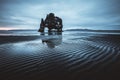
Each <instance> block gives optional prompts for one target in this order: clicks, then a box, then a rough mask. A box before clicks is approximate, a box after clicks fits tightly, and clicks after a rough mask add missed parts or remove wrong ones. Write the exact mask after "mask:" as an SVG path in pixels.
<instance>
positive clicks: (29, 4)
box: [0, 0, 120, 29]
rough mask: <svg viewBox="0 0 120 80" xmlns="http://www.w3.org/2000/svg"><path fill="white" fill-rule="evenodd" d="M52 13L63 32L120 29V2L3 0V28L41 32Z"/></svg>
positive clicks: (0, 24) (0, 21)
mask: <svg viewBox="0 0 120 80" xmlns="http://www.w3.org/2000/svg"><path fill="white" fill-rule="evenodd" d="M50 12H53V13H55V15H56V16H59V17H61V18H62V19H63V25H64V29H67V28H90V29H120V26H119V25H120V0H0V28H20V29H22V28H25V29H38V28H39V23H40V20H41V18H45V16H46V14H48V13H50Z"/></svg>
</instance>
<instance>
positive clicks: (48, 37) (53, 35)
mask: <svg viewBox="0 0 120 80" xmlns="http://www.w3.org/2000/svg"><path fill="white" fill-rule="evenodd" d="M41 37H42V38H41V39H42V43H43V44H45V45H47V46H48V48H55V47H56V46H58V45H60V44H61V43H62V32H49V33H47V34H46V33H41Z"/></svg>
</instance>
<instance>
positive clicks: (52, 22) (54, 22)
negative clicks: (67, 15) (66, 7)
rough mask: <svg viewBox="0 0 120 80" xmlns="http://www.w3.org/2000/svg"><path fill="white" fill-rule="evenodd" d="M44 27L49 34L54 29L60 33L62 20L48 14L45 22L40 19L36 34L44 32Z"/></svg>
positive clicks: (52, 14)
mask: <svg viewBox="0 0 120 80" xmlns="http://www.w3.org/2000/svg"><path fill="white" fill-rule="evenodd" d="M45 27H47V28H48V32H51V30H52V29H56V30H57V32H62V28H63V24H62V19H61V18H59V17H57V16H55V15H54V13H50V14H48V15H47V16H46V19H45V20H44V19H43V18H42V19H41V23H40V29H39V30H38V32H44V29H45Z"/></svg>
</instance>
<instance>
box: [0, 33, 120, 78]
mask: <svg viewBox="0 0 120 80" xmlns="http://www.w3.org/2000/svg"><path fill="white" fill-rule="evenodd" d="M38 43H39V44H38ZM0 52H1V53H0V75H1V76H0V78H1V80H16V79H17V80H25V79H27V80H28V79H32V80H46V79H48V80H58V79H61V80H63V79H66V80H67V79H69V80H70V79H73V80H75V79H76V80H77V79H78V80H79V79H88V80H89V79H90V78H91V79H95V74H96V75H100V74H103V73H102V72H104V70H106V71H107V70H109V69H111V68H112V67H111V65H112V64H117V63H119V61H120V59H119V58H120V36H119V35H100V36H91V37H85V38H76V39H70V38H69V39H68V40H66V41H64V40H63V42H62V44H61V45H59V46H57V47H56V48H53V49H49V48H47V46H45V45H43V44H42V43H41V41H40V40H36V41H28V42H21V43H14V44H4V45H1V46H0ZM108 73H109V72H108Z"/></svg>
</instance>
